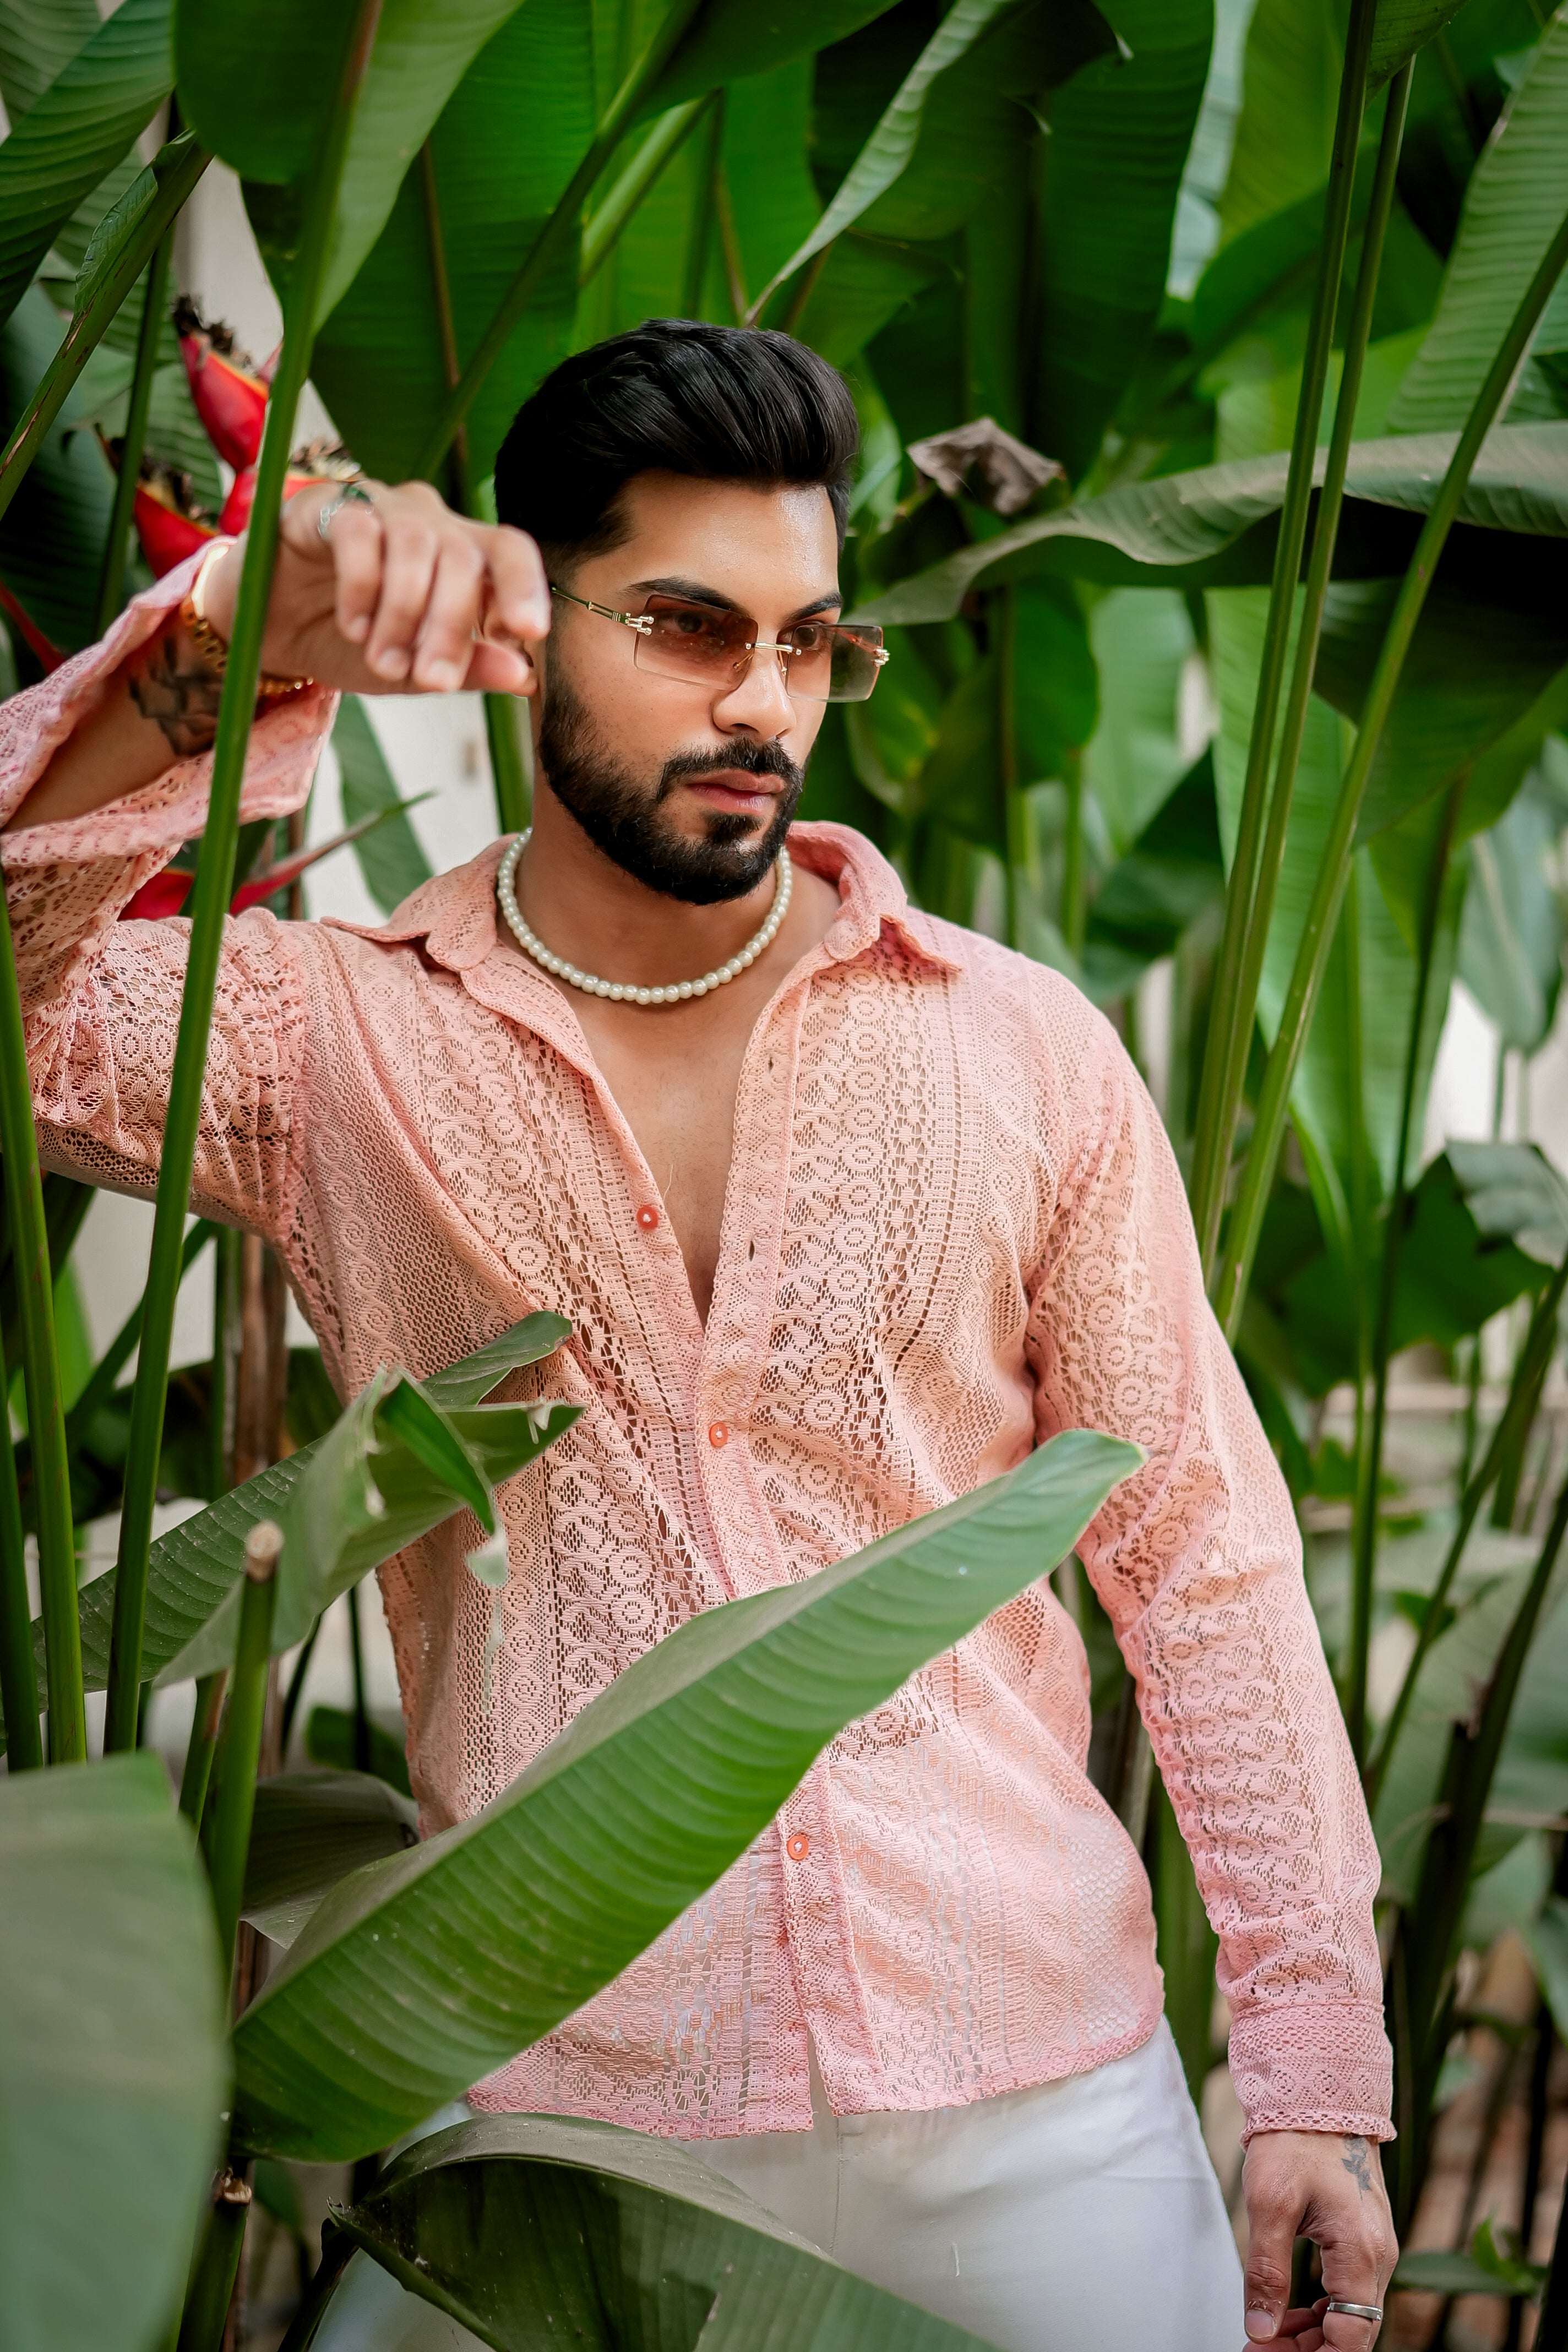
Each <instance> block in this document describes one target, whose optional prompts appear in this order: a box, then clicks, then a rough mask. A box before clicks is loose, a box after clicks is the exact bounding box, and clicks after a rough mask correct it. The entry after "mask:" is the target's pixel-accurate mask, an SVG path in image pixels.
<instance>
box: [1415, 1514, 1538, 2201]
mask: <svg viewBox="0 0 1568 2352" xmlns="http://www.w3.org/2000/svg"><path fill="white" fill-rule="evenodd" d="M1565 1535H1568V1483H1565V1484H1564V1485H1563V1488H1562V1491H1561V1492H1560V1494H1559V1495H1558V1497H1557V1504H1556V1507H1555V1509H1554V1510H1553V1512H1552V1524H1551V1526H1550V1528H1548V1529H1547V1533H1546V1539H1545V1541H1544V1543H1543V1544H1542V1548H1541V1553H1540V1556H1539V1558H1538V1559H1537V1560H1536V1563H1535V1567H1534V1569H1533V1570H1531V1578H1530V1581H1529V1583H1528V1584H1527V1585H1526V1587H1525V1590H1524V1593H1523V1596H1522V1598H1521V1601H1520V1604H1519V1608H1518V1610H1517V1611H1516V1612H1515V1614H1514V1618H1513V1622H1512V1623H1511V1624H1510V1627H1509V1629H1508V1633H1507V1635H1506V1637H1505V1639H1504V1642H1503V1644H1502V1648H1501V1649H1500V1652H1499V1654H1498V1659H1497V1664H1496V1665H1495V1666H1494V1668H1493V1670H1492V1674H1491V1678H1490V1681H1489V1684H1488V1685H1487V1691H1486V1696H1485V1697H1484V1699H1483V1700H1482V1702H1481V1704H1480V1706H1479V1709H1478V1710H1477V1713H1476V1715H1475V1717H1474V1718H1473V1719H1472V1720H1471V1721H1468V1722H1464V1723H1456V1724H1455V1726H1454V1728H1453V1733H1452V1736H1451V1738H1450V1742H1449V1749H1448V1762H1447V1771H1446V1773H1445V1775H1444V1780H1443V1787H1442V1799H1441V1802H1440V1804H1439V1806H1438V1809H1437V1818H1436V1821H1435V1822H1434V1823H1433V1825H1432V1831H1431V1834H1430V1836H1429V1837H1428V1839H1427V1841H1426V1853H1425V1854H1424V1855H1423V1856H1422V1863H1421V1876H1420V1880H1419V1883H1418V1884H1417V1886H1416V1890H1415V1900H1414V1902H1413V1903H1412V1904H1411V1906H1410V1907H1409V1909H1408V1910H1407V1911H1405V1912H1404V1913H1402V1915H1401V1916H1400V1920H1399V1924H1398V1927H1397V1929H1396V1931H1395V1933H1396V1935H1397V1937H1398V1939H1399V1941H1400V1943H1401V1944H1402V1945H1403V1947H1404V1952H1403V1964H1404V1965H1403V1973H1404V1980H1405V2020H1406V2031H1407V2033H1408V2037H1409V2050H1410V2061H1411V2063H1412V2064H1413V2066H1414V2068H1415V2082H1414V2084H1413V2085H1412V2095H1411V2097H1410V2099H1409V2102H1408V2105H1409V2107H1410V2110H1411V2112H1412V2113H1413V2114H1414V2116H1415V2134H1414V2137H1413V2139H1412V2140H1411V2141H1410V2143H1408V2144H1407V2145H1406V2146H1405V2147H1403V2148H1402V2149H1401V2150H1400V2151H1399V2154H1398V2158H1397V2173H1396V2181H1395V2195H1394V2203H1395V2221H1396V2226H1398V2227H1399V2228H1401V2229H1403V2228H1404V2227H1405V2224H1406V2223H1407V2221H1408V2220H1409V2218H1410V2214H1411V2212H1412V2210H1414V2206H1415V2188H1416V2185H1417V2182H1418V2179H1419V2177H1420V2175H1421V2173H1422V2171H1423V2170H1424V2163H1423V2155H1424V2149H1425V2145H1426V2137H1427V2134H1428V2132H1429V2130H1430V2127H1431V2108H1432V2095H1433V2092H1434V2090H1435V2089H1436V2072H1437V2067H1438V2064H1439V2063H1441V2058H1442V2047H1441V2045H1442V2043H1443V2042H1445V2041H1446V2040H1447V2034H1446V2033H1445V2032H1439V2031H1438V2030H1437V2026H1438V2019H1439V2017H1440V2015H1441V2014H1442V2013H1443V2011H1444V2009H1445V2006H1446V2004H1445V2001H1444V1987H1445V1984H1446V1982H1447V1976H1448V1969H1449V1963H1450V1960H1451V1958H1452V1955H1453V1949H1454V1945H1455V1942H1456V1940H1457V1939H1458V1932H1459V1922H1460V1919H1461V1917H1462V1916H1463V1913H1464V1907H1465V1901H1466V1897H1467V1895H1468V1892H1469V1885H1470V1874H1471V1871H1472V1869H1473V1867H1474V1864H1475V1858H1476V1849H1477V1846H1478V1845H1479V1842H1480V1834H1481V1828H1482V1824H1483V1822H1484V1821H1485V1818H1486V1809H1487V1801H1488V1799H1489V1796H1490V1794H1491V1787H1492V1782H1493V1780H1495V1778H1496V1776H1497V1768H1498V1764H1499V1762H1500V1759H1501V1756H1502V1748H1503V1741H1504V1739H1505V1738H1506V1737H1507V1733H1508V1727H1509V1721H1510V1717H1511V1716H1512V1713H1513V1706H1514V1701H1515V1699H1516V1698H1517V1696H1518V1695H1519V1685H1520V1683H1521V1680H1522V1678H1523V1675H1524V1669H1525V1664H1526V1662H1527V1660H1528V1658H1529V1655H1530V1646H1531V1642H1532V1641H1533V1640H1534V1638H1535V1631H1536V1627H1537V1625H1538V1624H1539V1622H1540V1620H1541V1612H1542V1607H1543V1606H1544V1604H1545V1601H1546V1594H1547V1588H1548V1587H1549V1585H1550V1584H1551V1582H1552V1575H1553V1573H1554V1571H1555V1570H1556V1566H1557V1559H1558V1555H1559V1553H1560V1552H1561V1550H1562V1549H1563V1538H1564V1536H1565Z"/></svg>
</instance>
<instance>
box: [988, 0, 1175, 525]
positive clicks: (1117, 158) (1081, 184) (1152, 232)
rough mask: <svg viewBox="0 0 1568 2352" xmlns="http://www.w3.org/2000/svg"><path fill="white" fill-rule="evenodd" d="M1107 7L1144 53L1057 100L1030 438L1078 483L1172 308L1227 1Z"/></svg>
mask: <svg viewBox="0 0 1568 2352" xmlns="http://www.w3.org/2000/svg"><path fill="white" fill-rule="evenodd" d="M1107 13H1108V15H1109V16H1110V18H1111V20H1112V22H1113V23H1114V25H1115V27H1116V31H1117V33H1118V34H1119V36H1120V37H1121V41H1122V43H1123V44H1124V47H1125V49H1126V50H1130V51H1131V56H1130V57H1128V56H1123V57H1121V58H1117V57H1110V58H1098V59H1096V61H1095V62H1094V63H1093V64H1092V65H1089V66H1086V67H1085V68H1084V69H1083V71H1082V72H1081V73H1079V74H1076V75H1075V76H1074V77H1073V79H1071V80H1070V81H1069V82H1068V84H1067V86H1066V88H1065V89H1062V90H1060V91H1059V92H1058V94H1057V96H1056V98H1055V100H1053V102H1052V106H1051V115H1050V123H1051V131H1050V137H1049V139H1048V140H1047V142H1046V145H1045V152H1044V159H1043V160H1044V170H1043V188H1042V193H1041V198H1040V230H1041V247H1040V255H1039V263H1038V271H1039V291H1038V306H1039V307H1038V320H1037V329H1036V333H1035V338H1034V365H1035V374H1036V386H1035V393H1034V397H1033V401H1032V403H1031V405H1030V410H1029V430H1028V432H1027V434H1026V439H1027V440H1028V441H1030V442H1031V443H1032V444H1033V446H1035V447H1036V448H1037V449H1041V450H1043V451H1044V452H1045V453H1046V455H1047V457H1055V458H1057V459H1058V461H1059V462H1060V463H1061V464H1062V465H1064V466H1065V467H1067V470H1068V475H1069V476H1070V477H1071V478H1072V479H1073V480H1075V481H1077V480H1079V479H1081V478H1082V477H1083V476H1084V475H1085V474H1086V473H1087V472H1088V470H1089V466H1090V465H1091V463H1092V462H1093V459H1094V457H1095V455H1096V452H1097V451H1098V449H1099V447H1100V439H1101V436H1103V434H1104V431H1105V427H1106V425H1107V424H1108V423H1109V421H1110V416H1111V414H1112V412H1113V410H1114V409H1115V407H1116V405H1117V403H1118V402H1119V400H1120V399H1121V394H1122V393H1123V391H1124V389H1125V388H1126V385H1127V383H1128V382H1129V380H1130V378H1131V374H1132V371H1133V368H1134V366H1135V365H1136V363H1137V362H1138V360H1139V358H1140V356H1141V355H1142V351H1143V348H1144V345H1145V344H1146V343H1147V341H1148V340H1149V337H1150V334H1151V333H1152V330H1153V326H1154V322H1155V320H1156V319H1157V317H1158V316H1159V311H1160V306H1161V303H1162V301H1163V297H1164V292H1165V271H1166V263H1167V258H1168V257H1169V253H1170V247H1171V231H1172V227H1173V222H1174V219H1175V211H1176V197H1177V194H1178V191H1179V190H1180V187H1181V183H1182V173H1183V170H1184V166H1185V163H1186V160H1187V150H1188V148H1189V146H1190V145H1191V142H1192V135H1193V127H1194V123H1195V122H1196V121H1197V114H1198V107H1199V103H1200V101H1201V100H1202V98H1203V94H1204V84H1205V79H1206V77H1207V73H1208V64H1209V50H1210V47H1211V46H1212V41H1213V32H1214V7H1213V0H1112V5H1109V6H1108V9H1107ZM1133 156H1136V158H1137V164H1136V168H1135V169H1132V168H1129V166H1130V160H1131V157H1133Z"/></svg>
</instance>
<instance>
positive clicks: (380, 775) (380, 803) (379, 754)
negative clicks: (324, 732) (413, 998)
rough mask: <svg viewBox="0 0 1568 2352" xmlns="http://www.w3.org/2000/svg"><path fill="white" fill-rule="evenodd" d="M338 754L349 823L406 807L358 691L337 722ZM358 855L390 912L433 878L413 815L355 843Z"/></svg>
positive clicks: (369, 884)
mask: <svg viewBox="0 0 1568 2352" xmlns="http://www.w3.org/2000/svg"><path fill="white" fill-rule="evenodd" d="M332 750H333V751H335V752H336V754H337V760H338V773H339V776H340V779H341V788H342V811H343V823H344V824H345V825H352V824H358V823H359V821H360V819H361V818H362V817H366V816H374V815H375V814H377V813H378V812H379V811H381V810H382V809H395V810H398V811H399V812H401V810H402V805H403V796H402V794H401V793H399V791H398V789H397V786H396V783H395V781H394V779H393V774H392V771H391V769H390V768H389V767H388V766H387V764H386V755H385V753H384V751H382V748H381V745H380V743H379V742H378V740H376V734H375V730H374V727H373V726H372V725H371V722H370V714H369V713H368V711H367V710H366V709H365V707H364V704H363V702H362V701H361V700H360V698H359V697H358V695H356V694H345V695H344V697H343V698H342V702H340V703H339V705H338V715H337V719H336V720H335V721H334V723H333V727H332ZM354 856H356V858H357V859H358V860H359V870H360V872H361V873H362V874H363V877H364V884H365V888H366V889H367V890H368V891H369V892H370V895H371V897H372V898H374V901H375V903H376V905H377V906H378V907H379V908H381V911H382V913H383V914H384V915H390V914H391V913H392V911H393V909H394V908H396V907H400V906H401V905H402V904H403V901H404V900H405V898H407V897H408V896H409V894H410V893H411V892H412V891H415V890H417V889H418V887H419V886H420V884H421V883H422V882H428V881H429V879H430V865H429V860H428V859H427V858H426V855H425V852H424V851H423V850H422V849H421V848H420V846H419V841H418V836H417V835H416V833H415V830H414V827H413V826H412V824H410V823H409V821H408V819H407V817H406V816H405V815H404V814H396V815H394V816H389V817H388V818H387V819H386V822H385V823H384V824H378V825H377V826H376V828H375V831H374V833H371V834H367V835H365V836H364V837H363V840H360V841H356V842H355V844H354Z"/></svg>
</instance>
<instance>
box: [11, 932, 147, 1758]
mask: <svg viewBox="0 0 1568 2352" xmlns="http://www.w3.org/2000/svg"><path fill="white" fill-rule="evenodd" d="M3 899H4V893H3V892H0V900H3ZM0 1154H3V1156H4V1161H5V1206H6V1211H7V1213H8V1216H9V1219H10V1226H11V1255H12V1261H13V1263H14V1265H15V1267H16V1303H17V1308H18V1313H19V1318H20V1322H21V1327H22V1370H23V1374H24V1378H25V1380H26V1394H27V1438H28V1444H29V1447H30V1449H31V1453H32V1462H33V1500H34V1519H35V1523H36V1525H37V1535H38V1590H39V1597H40V1599H41V1601H42V1603H43V1619H44V1654H45V1657H46V1660H47V1671H48V1694H49V1761H50V1763H51V1764H80V1763H85V1762H86V1760H87V1707H86V1700H85V1697H84V1696H83V1689H82V1678H81V1625H80V1621H79V1616H78V1612H77V1597H76V1587H77V1575H76V1528H75V1526H74V1524H73V1521H72V1517H71V1493H70V1456H69V1454H68V1451H67V1447H66V1419H65V1400H64V1397H63V1395H62V1393H61V1390H60V1367H59V1355H58V1349H57V1348H56V1345H55V1283H54V1271H53V1268H52V1266H51V1265H50V1262H49V1235H48V1227H47V1223H46V1222H45V1217H44V1180H43V1175H42V1172H41V1171H40V1169H39V1166H38V1137H37V1129H35V1127H34V1125H33V1102H32V1087H31V1085H30V1083H29V1080H28V1076H27V1046H26V1035H25V1033H24V1030H23V1025H22V995H21V989H20V986H19V984H18V982H17V977H16V950H15V948H14V946H13V944H12V938H11V916H10V910H9V907H8V905H6V904H4V903H0ZM7 1434H8V1433H7ZM135 1737H136V1694H135V1692H134V1690H132V1694H131V1738H129V1739H128V1740H127V1741H126V1743H125V1744H126V1746H127V1747H132V1746H133V1745H134V1744H135Z"/></svg>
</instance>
